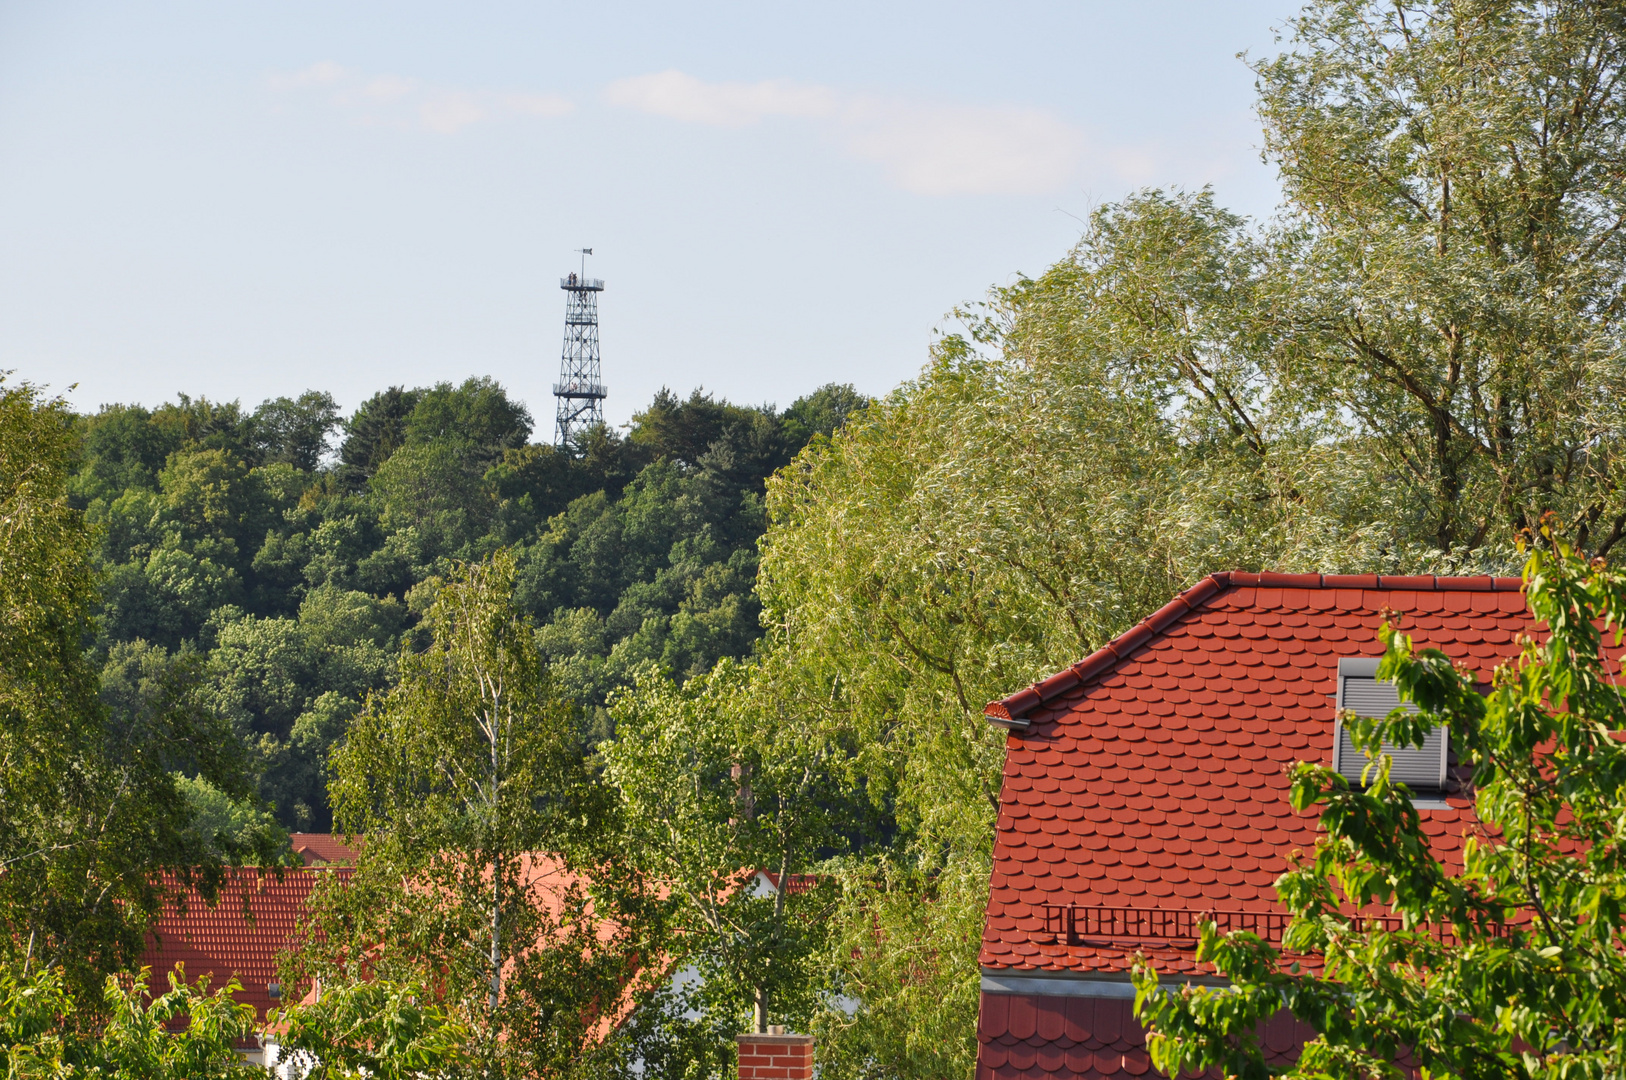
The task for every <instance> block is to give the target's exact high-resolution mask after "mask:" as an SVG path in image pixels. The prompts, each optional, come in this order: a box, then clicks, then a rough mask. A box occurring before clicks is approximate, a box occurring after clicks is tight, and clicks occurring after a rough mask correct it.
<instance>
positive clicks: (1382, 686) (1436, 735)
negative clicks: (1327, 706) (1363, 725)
mask: <svg viewBox="0 0 1626 1080" xmlns="http://www.w3.org/2000/svg"><path fill="white" fill-rule="evenodd" d="M1377 676H1378V661H1377V658H1376V657H1362V658H1359V659H1345V660H1340V661H1338V692H1337V702H1336V704H1337V709H1338V711H1337V716H1338V719H1337V720H1336V721H1335V722H1334V723H1335V727H1334V737H1333V744H1332V745H1333V751H1332V767H1333V771H1334V772H1337V773H1339V774H1340V775H1342V776H1343V777H1344V778H1345V779H1346V780H1348V781H1349V782H1350V783H1351V784H1353V785H1356V786H1359V785H1360V783H1361V773H1362V771H1364V770H1365V768H1366V766H1367V762H1368V761H1369V760H1370V759H1369V758H1368V757H1367V756H1366V754H1365V753H1364V752H1362V751H1360V750H1358V749H1356V748H1355V743H1354V741H1353V740H1351V739H1350V737H1349V732H1347V731H1345V730H1344V721H1343V715H1344V712H1345V711H1346V710H1348V711H1349V712H1352V713H1354V714H1355V715H1356V716H1370V717H1384V716H1388V715H1389V714H1390V713H1391V712H1393V711H1394V710H1395V709H1396V708H1404V709H1406V711H1408V712H1416V711H1417V706H1415V705H1413V704H1412V703H1411V702H1409V701H1408V702H1405V703H1404V704H1402V702H1401V700H1400V691H1399V690H1397V689H1396V688H1395V684H1394V683H1392V682H1379V681H1378V677H1377ZM1383 752H1384V753H1385V754H1388V755H1389V758H1390V762H1391V763H1390V765H1389V779H1391V780H1395V781H1399V782H1400V783H1403V784H1405V785H1406V786H1407V787H1409V788H1411V789H1412V790H1413V791H1439V790H1441V789H1443V788H1444V787H1445V765H1446V731H1445V728H1443V727H1436V728H1435V729H1434V730H1432V731H1430V732H1429V733H1428V737H1427V738H1426V739H1424V740H1423V745H1422V747H1421V749H1419V748H1418V747H1415V746H1403V747H1397V746H1395V745H1394V744H1393V743H1390V742H1389V741H1388V740H1385V741H1384V743H1383Z"/></svg>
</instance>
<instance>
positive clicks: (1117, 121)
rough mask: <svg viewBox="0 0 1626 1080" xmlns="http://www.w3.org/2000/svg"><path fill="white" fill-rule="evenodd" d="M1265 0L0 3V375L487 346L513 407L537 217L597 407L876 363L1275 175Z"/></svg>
mask: <svg viewBox="0 0 1626 1080" xmlns="http://www.w3.org/2000/svg"><path fill="white" fill-rule="evenodd" d="M1295 8H1296V4H1294V3H1292V2H1290V0H1288V2H1279V3H1269V2H1243V0H1238V2H1221V0H1214V2H1209V3H1195V2H1193V3H1175V2H1145V3H1138V4H1136V3H1121V2H1120V3H1097V2H1077V3H1038V2H1032V3H1006V4H987V3H984V4H963V3H943V2H939V3H876V2H870V3H854V4H835V3H818V4H802V5H788V4H763V3H756V4H734V3H717V2H714V3H709V4H705V5H679V4H672V3H666V4H633V3H616V2H608V3H594V4H587V3H572V4H556V3H546V2H534V3H485V2H479V0H460V2H458V3H421V2H418V3H414V2H402V0H391V2H388V3H384V2H361V0H354V2H345V0H320V2H319V0H278V2H270V0H265V2H248V0H239V2H225V0H199V2H164V0H153V2H130V0H117V2H79V0H32V2H14V0H0V369H3V368H12V369H15V371H16V377H20V378H25V379H29V380H32V381H34V382H38V383H44V384H48V385H50V386H51V387H53V388H55V389H63V388H65V387H66V386H67V385H68V384H70V383H78V385H79V388H78V390H77V391H75V392H74V393H73V395H72V399H73V400H74V401H75V403H76V404H77V405H78V406H79V407H81V408H94V407H95V406H96V405H97V404H99V403H102V402H111V401H140V402H144V403H146V404H149V405H150V404H155V403H157V402H158V401H161V400H164V399H167V398H170V397H172V396H173V395H174V394H175V393H176V392H178V391H185V392H188V393H191V394H193V395H198V394H204V395H207V396H209V397H211V398H219V399H231V398H240V399H242V400H243V402H244V403H245V404H246V405H249V406H253V405H254V404H257V403H258V402H259V401H260V400H261V399H263V398H265V397H268V396H275V395H278V394H297V393H298V392H300V391H302V390H304V389H306V388H320V389H327V390H329V391H331V392H332V393H333V394H334V395H335V396H336V397H337V398H338V399H339V401H340V403H341V404H342V405H344V406H345V408H346V409H349V408H352V407H353V406H354V405H355V404H356V403H357V402H358V401H359V400H361V399H362V398H363V397H365V396H366V395H368V394H370V393H372V392H374V391H375V390H378V389H382V388H383V387H385V386H387V385H389V384H392V383H400V384H406V385H415V384H425V383H429V382H434V381H438V380H442V379H453V380H460V379H462V378H464V377H466V376H468V375H471V374H489V375H492V376H495V377H496V378H497V379H499V380H500V381H502V382H503V383H504V384H505V385H507V386H508V387H509V388H510V389H511V390H512V391H513V392H514V393H515V394H516V395H517V396H519V397H521V398H523V399H524V400H526V401H527V403H528V404H529V405H530V407H531V410H532V412H533V413H534V414H535V415H536V418H537V421H538V425H537V434H538V436H539V437H541V438H548V437H551V434H552V414H553V401H552V398H551V397H550V396H549V392H548V388H549V384H550V383H551V382H552V381H553V378H554V375H555V374H556V372H557V369H558V362H559V346H560V337H561V331H562V326H561V321H562V316H563V309H564V299H563V295H562V294H561V293H560V291H559V289H558V278H559V276H560V275H561V274H564V273H566V272H568V271H569V270H570V269H571V268H572V266H573V265H574V260H575V256H573V255H572V254H571V249H572V248H576V247H580V246H583V245H586V246H591V247H593V248H594V249H595V252H596V254H595V256H594V258H592V259H591V260H590V262H589V272H590V273H593V274H595V275H599V276H602V277H604V278H605V279H606V281H607V282H608V288H607V290H606V292H605V293H604V294H603V296H602V323H603V349H604V375H605V381H606V382H607V383H608V385H609V387H610V392H611V397H610V398H609V400H608V401H607V402H606V412H607V415H608V416H609V417H610V418H611V419H612V420H613V421H615V422H623V421H625V420H626V418H627V417H628V416H629V415H630V414H631V413H632V412H633V411H634V410H635V409H636V408H638V407H640V406H642V405H643V404H645V403H647V402H648V400H649V398H650V396H651V395H652V394H653V393H654V391H655V390H656V389H657V388H658V387H660V386H662V385H669V386H671V387H673V388H674V389H677V390H679V391H683V392H686V391H688V390H689V389H691V388H692V387H695V386H704V387H706V388H707V389H708V390H712V391H715V392H717V393H719V394H721V395H725V396H727V397H728V398H730V399H733V400H735V401H740V402H749V403H755V402H762V401H772V402H776V403H778V404H779V405H780V406H785V405H788V404H789V403H790V402H791V401H792V400H793V399H794V398H796V397H797V396H799V395H800V394H803V393H805V392H807V391H808V390H810V389H812V388H813V387H815V386H818V385H820V384H822V383H825V382H831V381H839V382H852V383H854V384H856V385H857V386H858V387H859V388H860V389H861V390H864V391H866V392H869V393H882V392H884V391H886V390H887V389H889V388H890V387H892V386H894V385H896V384H897V383H898V382H899V381H900V380H903V379H906V378H909V377H911V376H912V375H914V374H915V373H916V372H917V371H918V370H919V369H920V366H921V365H922V363H924V362H925V360H926V349H927V346H928V343H929V342H930V340H931V334H932V331H933V329H934V328H936V327H939V326H942V325H943V320H944V316H945V314H946V313H947V312H948V311H949V309H950V308H951V307H953V306H954V305H955V304H956V303H960V302H963V301H967V300H974V299H977V298H978V297H980V296H981V295H982V294H983V293H984V291H985V290H986V289H987V288H988V287H989V286H990V285H994V284H1003V283H1005V282H1008V281H1011V280H1013V279H1014V278H1015V276H1016V275H1018V274H1023V273H1026V274H1035V273H1038V272H1041V271H1042V270H1043V269H1044V268H1045V267H1046V266H1047V265H1049V264H1050V263H1052V262H1054V261H1056V260H1057V259H1059V258H1061V257H1062V256H1063V255H1064V254H1065V253H1066V251H1067V249H1068V248H1069V247H1070V246H1071V244H1072V243H1073V242H1074V241H1075V240H1076V239H1077V236H1078V233H1079V229H1080V222H1079V219H1080V218H1082V217H1084V216H1085V215H1087V214H1088V213H1089V211H1090V209H1091V208H1092V207H1093V206H1095V205H1098V204H1099V203H1101V202H1105V201H1111V200H1113V199H1116V198H1119V197H1121V196H1122V195H1123V194H1125V193H1126V192H1128V191H1130V190H1132V189H1134V188H1136V187H1139V186H1143V185H1172V184H1178V185H1185V186H1192V187H1195V186H1200V185H1202V184H1204V183H1212V184H1213V185H1214V187H1215V189H1216V191H1217V192H1218V195H1219V198H1220V200H1221V201H1222V202H1223V203H1225V204H1226V205H1228V206H1230V207H1232V208H1233V209H1236V210H1239V211H1242V212H1245V213H1249V214H1254V215H1262V214H1266V213H1268V212H1269V211H1270V209H1271V207H1272V206H1273V204H1274V201H1275V182H1274V177H1273V173H1272V172H1271V171H1270V170H1269V169H1268V168H1267V167H1266V166H1264V165H1262V164H1260V162H1259V155H1258V150H1257V147H1258V144H1259V133H1258V124H1257V121H1256V120H1255V118H1254V116H1253V113H1252V98H1253V77H1252V75H1251V73H1250V72H1249V71H1248V70H1247V69H1246V68H1245V67H1244V66H1243V64H1242V63H1241V62H1239V61H1238V60H1236V59H1235V54H1236V53H1237V52H1238V51H1240V50H1243V49H1247V50H1251V51H1252V52H1253V53H1255V54H1259V53H1261V52H1264V53H1268V52H1269V51H1271V50H1272V48H1273V46H1272V34H1271V28H1272V27H1273V26H1275V25H1279V24H1280V22H1281V21H1282V19H1283V18H1284V17H1286V16H1287V15H1290V14H1291V13H1292V12H1293V11H1294V10H1295Z"/></svg>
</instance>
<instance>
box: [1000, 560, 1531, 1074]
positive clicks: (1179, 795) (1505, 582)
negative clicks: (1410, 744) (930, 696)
mask: <svg viewBox="0 0 1626 1080" xmlns="http://www.w3.org/2000/svg"><path fill="white" fill-rule="evenodd" d="M1385 610H1392V611H1396V612H1400V613H1402V614H1403V616H1404V621H1403V623H1402V626H1403V628H1404V629H1405V630H1406V631H1407V632H1408V633H1410V634H1411V635H1412V637H1413V639H1414V641H1415V643H1416V645H1417V647H1419V648H1425V647H1433V648H1437V649H1439V650H1441V651H1442V652H1444V653H1445V654H1446V655H1448V656H1450V657H1451V658H1452V659H1453V660H1455V661H1457V662H1458V663H1459V664H1461V665H1465V666H1467V667H1470V668H1472V669H1473V670H1475V671H1477V672H1478V673H1479V676H1480V678H1481V679H1482V680H1485V681H1488V680H1489V677H1490V674H1491V672H1492V670H1493V668H1494V667H1495V666H1496V665H1497V664H1499V663H1500V662H1502V661H1503V660H1505V659H1507V658H1509V657H1510V656H1513V655H1514V654H1516V653H1517V651H1518V644H1517V639H1518V637H1519V635H1520V634H1521V633H1523V632H1524V631H1525V630H1526V629H1527V628H1528V627H1529V625H1530V619H1529V615H1528V611H1527V609H1526V606H1525V600H1524V595H1523V593H1522V592H1521V583H1520V581H1519V580H1518V579H1517V578H1488V577H1482V578H1436V577H1381V578H1380V577H1376V576H1344V577H1335V576H1331V575H1326V576H1323V575H1319V574H1308V575H1289V574H1276V573H1259V574H1254V573H1242V572H1232V573H1219V574H1214V575H1211V576H1210V577H1207V578H1205V579H1203V580H1202V581H1201V582H1199V583H1198V584H1197V585H1195V586H1193V587H1192V588H1190V589H1188V590H1186V591H1185V592H1183V593H1181V594H1180V595H1179V596H1177V597H1176V598H1175V599H1174V600H1173V601H1172V602H1171V603H1169V604H1168V605H1167V606H1165V607H1164V608H1162V609H1161V610H1159V611H1158V612H1156V613H1155V614H1153V615H1152V616H1151V617H1149V618H1148V619H1146V620H1145V621H1143V622H1142V623H1140V624H1139V625H1137V626H1135V627H1134V628H1132V629H1131V630H1129V631H1128V632H1127V633H1125V634H1123V635H1121V636H1120V637H1118V638H1117V639H1116V640H1114V641H1113V642H1111V643H1110V644H1108V645H1107V646H1106V647H1105V648H1103V649H1101V650H1099V651H1098V652H1096V653H1094V654H1092V655H1091V656H1089V657H1087V658H1085V659H1084V660H1082V661H1080V662H1078V663H1076V664H1074V665H1073V666H1072V667H1070V668H1068V669H1066V670H1065V671H1062V672H1060V673H1058V674H1056V675H1053V676H1051V677H1050V678H1048V679H1045V680H1044V681H1042V682H1039V683H1036V684H1034V685H1033V686H1030V687H1028V688H1027V689H1025V690H1021V691H1018V692H1017V693H1014V694H1012V695H1010V696H1009V697H1007V698H1004V699H1003V700H1001V701H996V702H993V703H991V704H990V705H989V706H988V707H987V709H986V710H985V714H986V716H987V717H988V719H989V720H990V721H992V722H993V723H995V724H999V725H1002V726H1003V727H1006V728H1008V729H1009V735H1008V737H1007V742H1006V752H1005V772H1004V780H1003V783H1002V786H1001V791H1000V812H999V818H998V824H997V826H996V836H995V843H994V863H993V877H992V883H991V884H992V888H991V891H990V896H989V901H988V913H987V919H986V923H985V928H984V931H983V940H982V947H981V953H980V957H979V962H980V964H981V967H982V998H981V1011H980V1016H979V1021H978V1033H977V1034H978V1040H979V1046H978V1059H977V1077H978V1080H994V1078H999V1080H1015V1078H1018V1077H1021V1078H1031V1080H1037V1078H1040V1077H1043V1078H1074V1077H1089V1078H1107V1077H1139V1076H1143V1075H1145V1074H1146V1073H1148V1072H1149V1071H1152V1070H1151V1069H1150V1065H1149V1062H1148V1060H1147V1056H1146V1051H1145V1045H1144V1033H1143V1032H1142V1031H1141V1029H1140V1028H1139V1026H1138V1025H1137V1024H1136V1023H1135V1021H1134V1017H1133V1015H1132V1012H1131V1009H1132V1005H1133V998H1134V990H1133V988H1132V987H1131V985H1130V983H1129V969H1130V966H1131V964H1132V962H1133V958H1134V956H1135V954H1136V953H1137V952H1140V953H1144V954H1145V955H1146V956H1147V957H1148V958H1150V959H1152V960H1153V961H1154V962H1155V963H1156V966H1157V968H1158V970H1159V972H1160V974H1161V975H1162V976H1163V978H1164V979H1165V981H1170V980H1172V981H1180V980H1182V979H1186V980H1191V981H1200V982H1210V981H1212V979H1213V976H1212V971H1211V970H1209V971H1208V972H1206V974H1205V972H1204V971H1203V970H1201V969H1199V967H1198V965H1197V964H1196V963H1195V961H1194V958H1193V948H1194V945H1195V937H1196V933H1197V929H1196V928H1197V923H1198V921H1199V918H1200V917H1202V916H1204V915H1211V916H1212V917H1213V918H1214V919H1215V921H1216V922H1217V923H1218V925H1219V926H1220V928H1221V929H1222V930H1229V929H1248V930H1253V931H1255V932H1258V933H1260V934H1261V935H1262V936H1264V937H1265V938H1267V939H1271V938H1275V939H1277V940H1278V941H1279V939H1280V936H1281V932H1282V930H1283V929H1284V927H1285V924H1286V922H1287V919H1286V916H1285V914H1284V913H1283V912H1282V910H1281V908H1280V907H1278V905H1277V903H1276V897H1275V892H1274V889H1273V887H1272V883H1273V882H1274V881H1275V880H1276V878H1277V877H1278V876H1279V875H1281V874H1282V873H1283V872H1284V871H1285V870H1286V869H1287V867H1288V857H1289V856H1290V854H1291V853H1292V852H1293V851H1294V850H1295V849H1298V850H1303V851H1309V850H1311V849H1312V848H1313V846H1314V844H1315V841H1316V835H1317V820H1316V817H1315V815H1314V813H1313V812H1311V813H1308V814H1305V815H1299V814H1295V813H1294V812H1293V810H1292V808H1291V807H1290V806H1289V805H1288V799H1287V792H1288V783H1289V781H1288V776H1287V770H1288V769H1289V767H1290V766H1291V765H1292V764H1293V763H1294V762H1295V761H1300V760H1307V761H1320V762H1324V763H1326V764H1328V765H1331V766H1333V767H1334V768H1335V769H1337V770H1338V771H1339V772H1341V773H1343V774H1344V775H1346V776H1349V777H1350V778H1351V779H1352V781H1354V782H1357V783H1358V782H1359V779H1360V774H1361V768H1362V766H1363V765H1364V764H1365V757H1364V755H1362V754H1359V753H1358V752H1356V751H1355V750H1354V748H1353V746H1352V745H1351V744H1350V743H1349V740H1348V737H1347V735H1345V734H1344V733H1343V732H1342V730H1341V725H1340V724H1339V722H1338V719H1337V718H1338V715H1339V710H1340V708H1348V709H1351V710H1353V711H1355V712H1356V713H1357V714H1359V715H1371V716H1381V715H1386V714H1387V713H1388V712H1389V711H1390V710H1391V709H1393V708H1394V707H1395V706H1396V705H1397V704H1398V701H1399V699H1398V695H1397V694H1396V693H1395V690H1394V687H1393V686H1392V685H1390V684H1385V683H1379V682H1377V681H1376V679H1375V678H1374V677H1373V676H1374V675H1375V672H1376V668H1377V658H1378V657H1379V656H1381V655H1382V652H1383V647H1382V644H1381V643H1380V642H1379V641H1378V639H1377V634H1376V631H1377V628H1378V626H1379V624H1380V623H1381V622H1382V620H1383V612H1384V611H1385ZM1393 756H1394V765H1393V769H1392V775H1394V776H1396V777H1397V778H1403V779H1405V780H1406V782H1407V783H1408V785H1409V786H1410V787H1411V788H1412V790H1413V792H1414V793H1415V798H1414V804H1415V805H1416V806H1417V808H1418V810H1419V811H1420V813H1421V818H1422V823H1423V828H1424V830H1425V832H1426V833H1428V835H1429V836H1430V837H1431V838H1432V843H1433V845H1434V847H1435V850H1436V852H1437V853H1438V855H1439V856H1440V857H1441V858H1442V859H1443V860H1444V861H1445V862H1446V863H1447V864H1450V863H1451V862H1452V861H1453V860H1455V859H1457V858H1458V856H1459V853H1460V851H1461V846H1462V834H1463V831H1464V829H1465V828H1466V827H1468V826H1470V825H1471V824H1472V822H1473V820H1474V818H1473V811H1472V806H1471V803H1470V802H1469V801H1468V800H1466V799H1464V798H1462V797H1460V796H1459V795H1458V794H1457V791H1456V785H1455V781H1454V779H1453V777H1452V774H1451V766H1450V758H1449V747H1448V746H1447V745H1446V742H1445V739H1444V737H1443V734H1442V735H1441V736H1440V737H1438V738H1435V739H1432V740H1431V741H1430V743H1429V745H1427V746H1425V747H1424V748H1423V749H1422V750H1415V749H1410V748H1405V749H1401V750H1397V751H1395V752H1394V755H1393ZM1308 1036H1309V1032H1308V1030H1307V1029H1303V1028H1301V1027H1299V1026H1297V1025H1296V1024H1295V1023H1294V1022H1293V1021H1292V1020H1291V1018H1290V1017H1286V1016H1282V1017H1279V1018H1278V1019H1277V1020H1275V1021H1273V1022H1272V1023H1271V1024H1270V1025H1268V1027H1267V1030H1266V1031H1265V1032H1264V1033H1263V1043H1264V1045H1265V1046H1266V1048H1267V1050H1268V1052H1269V1053H1270V1054H1272V1055H1274V1057H1275V1058H1276V1060H1277V1061H1279V1062H1287V1061H1290V1060H1292V1058H1293V1057H1294V1056H1295V1055H1296V1053H1297V1051H1298V1048H1299V1047H1300V1046H1301V1045H1302V1043H1303V1041H1304V1040H1305V1038H1307V1037H1308ZM1154 1075H1155V1072H1154Z"/></svg>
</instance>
